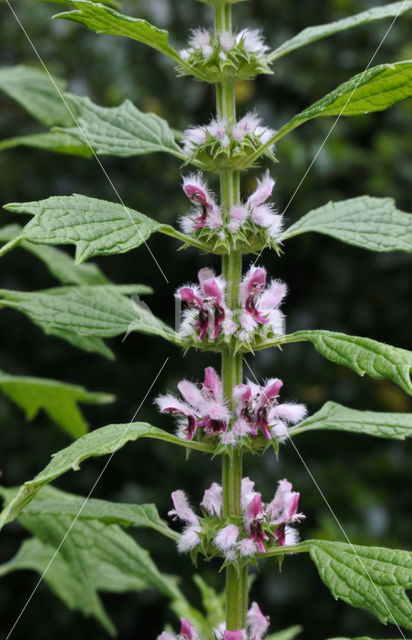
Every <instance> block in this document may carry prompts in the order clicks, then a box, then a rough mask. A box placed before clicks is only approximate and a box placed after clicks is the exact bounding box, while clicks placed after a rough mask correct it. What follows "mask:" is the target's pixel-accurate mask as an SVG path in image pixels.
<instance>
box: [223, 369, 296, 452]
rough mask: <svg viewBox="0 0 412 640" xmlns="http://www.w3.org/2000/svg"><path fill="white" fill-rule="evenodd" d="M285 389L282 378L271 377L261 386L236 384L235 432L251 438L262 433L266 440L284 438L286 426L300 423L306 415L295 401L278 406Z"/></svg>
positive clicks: (234, 395)
mask: <svg viewBox="0 0 412 640" xmlns="http://www.w3.org/2000/svg"><path fill="white" fill-rule="evenodd" d="M282 386H283V382H282V380H279V378H270V379H269V380H267V382H266V384H265V385H264V386H262V387H261V386H259V385H257V384H255V383H253V382H251V381H250V380H249V381H248V382H247V384H239V385H237V386H236V387H235V388H234V389H233V400H234V405H235V410H236V416H237V419H236V422H235V424H234V426H233V429H234V431H237V432H239V433H244V434H247V433H250V434H251V435H258V434H259V432H261V433H262V434H263V436H264V437H265V438H266V439H267V440H270V439H271V438H279V439H280V440H282V439H284V438H285V437H286V436H287V433H288V431H287V424H288V423H291V424H295V423H296V422H300V420H302V419H303V418H304V417H305V415H306V407H305V405H303V404H297V403H293V402H285V403H283V404H278V398H279V393H280V390H281V388H282Z"/></svg>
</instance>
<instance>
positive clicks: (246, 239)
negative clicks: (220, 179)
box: [180, 171, 283, 251]
mask: <svg viewBox="0 0 412 640" xmlns="http://www.w3.org/2000/svg"><path fill="white" fill-rule="evenodd" d="M274 185H275V181H274V180H273V178H271V176H270V175H269V172H268V171H267V172H266V173H265V174H264V175H263V177H262V179H261V180H259V179H258V180H257V186H256V189H255V191H254V192H253V193H252V194H251V195H250V196H249V198H248V199H247V200H246V201H245V202H241V203H240V204H237V205H234V206H233V207H232V208H231V209H230V211H229V212H227V214H226V215H225V216H224V215H223V213H222V210H221V207H220V206H219V205H218V204H217V202H216V198H215V196H214V194H213V193H212V192H211V191H210V189H209V187H208V185H207V183H206V182H205V180H204V179H203V177H202V175H201V174H200V173H192V174H190V175H188V176H186V177H185V178H184V179H183V191H184V193H185V194H186V196H187V197H188V198H189V200H190V202H191V203H192V204H193V205H194V209H193V211H192V212H191V213H190V214H188V215H186V216H183V217H182V218H181V219H180V225H181V228H182V230H183V231H184V232H185V233H186V234H193V235H195V236H196V238H198V239H200V240H202V241H204V242H207V243H211V242H212V243H213V245H214V247H213V248H214V250H217V249H218V248H219V247H222V248H230V247H234V248H236V247H237V246H238V245H239V244H240V245H241V246H244V247H246V248H247V249H248V250H249V251H253V250H254V249H255V250H256V249H257V248H262V247H264V246H266V245H267V246H274V247H275V248H277V246H278V243H279V237H280V234H281V231H282V222H283V218H282V216H281V215H279V214H278V213H277V212H276V211H275V210H274V208H273V205H272V204H271V203H268V202H267V200H268V199H269V198H270V197H271V195H272V191H273V187H274Z"/></svg>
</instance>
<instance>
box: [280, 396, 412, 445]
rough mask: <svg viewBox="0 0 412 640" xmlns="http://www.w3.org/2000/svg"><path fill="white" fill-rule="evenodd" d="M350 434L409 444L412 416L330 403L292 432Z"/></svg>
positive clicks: (411, 434) (411, 432)
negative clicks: (323, 431)
mask: <svg viewBox="0 0 412 640" xmlns="http://www.w3.org/2000/svg"><path fill="white" fill-rule="evenodd" d="M321 430H328V431H349V432H351V433H360V434H365V435H369V436H376V437H377V438H391V439H393V440H405V438H412V414H411V413H381V412H379V411H356V410H355V409H349V408H348V407H344V406H342V405H341V404H338V403H337V402H327V403H326V404H324V405H323V407H322V408H321V409H320V410H319V411H318V412H317V413H315V414H314V415H313V416H310V417H309V418H306V420H303V422H300V423H299V424H297V425H296V426H294V427H291V429H290V430H289V435H290V436H291V437H293V436H296V435H298V434H300V433H306V432H307V431H321Z"/></svg>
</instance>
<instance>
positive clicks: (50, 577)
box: [0, 512, 181, 635]
mask: <svg viewBox="0 0 412 640" xmlns="http://www.w3.org/2000/svg"><path fill="white" fill-rule="evenodd" d="M19 520H20V523H21V524H22V525H23V526H24V527H25V528H26V529H28V530H29V531H31V532H32V533H33V534H34V535H35V536H36V538H35V539H32V540H30V541H28V542H26V543H24V544H23V547H22V549H21V550H20V551H19V552H18V554H17V556H16V557H15V558H14V559H13V560H12V561H10V562H8V563H6V565H3V566H2V567H0V575H4V574H5V573H8V572H10V571H11V570H15V569H24V568H28V569H34V570H37V571H38V572H39V573H41V575H42V576H43V577H44V580H45V581H46V582H48V584H49V586H50V587H51V588H52V589H53V590H54V591H55V592H56V594H57V595H58V596H59V597H61V598H62V599H63V601H64V602H65V603H66V604H67V605H68V606H69V607H70V608H72V609H78V610H80V611H82V613H83V614H85V615H86V616H94V617H95V618H96V619H97V620H98V621H99V622H100V623H101V624H102V625H103V626H104V627H105V629H106V630H107V631H108V632H109V633H110V634H111V635H116V630H115V628H114V626H113V624H112V623H111V621H110V619H109V618H108V616H107V614H106V612H105V611H104V608H103V605H102V603H101V601H100V598H99V595H98V591H109V592H115V593H116V592H117V593H123V592H125V591H131V590H134V591H141V590H143V589H148V588H151V589H153V588H154V589H157V590H158V591H160V593H162V594H164V595H166V596H168V597H169V598H172V599H176V598H179V597H180V595H181V594H180V590H179V589H178V587H177V585H176V579H175V578H174V577H172V576H168V575H165V574H162V573H160V571H159V570H158V569H157V567H156V565H155V564H154V562H153V561H152V559H151V557H150V555H149V554H148V552H147V551H145V550H144V549H142V547H140V546H139V545H138V544H137V543H136V542H135V541H134V540H133V538H132V537H131V536H129V535H128V534H127V533H125V532H124V531H123V530H122V529H121V528H120V527H119V526H117V525H105V524H103V523H101V522H99V521H97V520H94V519H85V518H78V519H77V520H76V521H75V522H74V521H73V519H72V518H71V517H67V516H61V515H53V516H49V515H44V514H41V513H36V514H35V515H33V514H28V513H26V512H24V513H22V514H21V515H20V518H19ZM39 542H40V544H39ZM56 567H57V568H58V570H59V571H56ZM60 580H61V581H62V584H60V583H59V581H60ZM74 585H75V587H74V588H73V586H74Z"/></svg>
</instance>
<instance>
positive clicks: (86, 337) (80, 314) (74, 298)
mask: <svg viewBox="0 0 412 640" xmlns="http://www.w3.org/2000/svg"><path fill="white" fill-rule="evenodd" d="M150 292H151V289H150V288H149V287H145V286H144V285H96V286H79V287H59V288H56V289H55V288H53V289H46V290H44V291H37V292H22V291H9V290H8V289H1V290H0V308H1V306H3V307H9V308H12V309H16V310H18V311H21V312H22V313H24V314H25V315H27V316H28V317H29V318H30V319H31V320H32V321H33V322H34V323H35V324H37V325H39V326H40V327H41V328H42V329H43V331H44V332H45V333H46V334H51V335H55V336H58V337H60V338H63V339H64V340H67V341H68V342H70V343H71V344H73V345H74V346H77V347H79V348H81V349H84V350H85V351H90V352H93V353H100V354H101V355H105V356H107V357H109V358H110V357H111V356H112V354H111V351H110V350H109V349H108V347H107V346H106V345H105V344H104V343H103V341H102V338H110V337H115V336H118V335H127V334H128V333H130V332H131V331H140V332H142V333H147V334H149V335H156V336H161V337H163V338H165V339H166V340H169V341H171V342H173V343H175V344H178V345H180V344H181V339H180V337H179V336H178V335H177V334H176V333H175V332H174V331H173V330H172V329H171V328H170V327H168V325H166V324H165V323H164V322H162V321H161V320H159V319H158V318H156V317H155V316H154V315H153V314H152V313H151V311H150V310H149V309H148V307H147V306H143V303H141V302H139V303H135V302H134V301H133V300H132V299H131V298H129V297H126V296H125V295H123V294H127V293H129V294H131V293H132V294H137V293H150Z"/></svg>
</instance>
